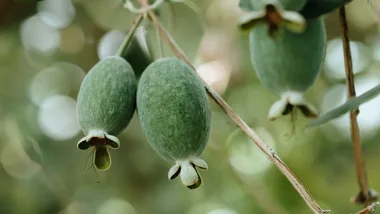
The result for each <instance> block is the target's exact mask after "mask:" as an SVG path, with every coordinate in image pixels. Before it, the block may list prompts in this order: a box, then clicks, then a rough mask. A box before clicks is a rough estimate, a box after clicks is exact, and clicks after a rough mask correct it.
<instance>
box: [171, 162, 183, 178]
mask: <svg viewBox="0 0 380 214" xmlns="http://www.w3.org/2000/svg"><path fill="white" fill-rule="evenodd" d="M180 171H181V166H180V165H179V164H178V163H176V164H175V165H174V166H172V167H171V168H170V170H169V173H168V178H169V180H173V179H174V178H176V177H178V175H179V172H180Z"/></svg>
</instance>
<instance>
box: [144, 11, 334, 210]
mask: <svg viewBox="0 0 380 214" xmlns="http://www.w3.org/2000/svg"><path fill="white" fill-rule="evenodd" d="M148 15H149V17H150V18H151V20H152V22H153V24H154V26H155V27H156V28H158V29H159V30H160V33H161V38H163V39H164V40H165V41H166V42H167V43H168V45H169V46H170V48H171V49H172V50H173V52H174V53H175V54H176V56H177V57H178V58H180V59H181V60H183V61H184V62H185V63H187V64H188V65H189V66H190V67H191V68H192V69H193V70H195V68H194V66H193V65H192V64H191V63H190V62H189V60H188V59H187V57H186V56H185V54H184V53H183V51H182V50H181V49H180V48H179V47H178V45H177V44H176V43H175V41H174V39H173V38H172V37H171V36H170V34H169V33H168V32H167V31H166V29H165V28H164V27H163V26H162V25H161V24H160V22H159V20H158V17H157V16H156V15H155V14H154V13H152V12H148ZM203 83H204V85H205V88H206V91H207V93H208V94H209V95H210V97H211V98H212V99H213V100H214V101H215V102H216V103H217V104H218V105H219V106H220V107H221V108H222V109H223V111H224V112H225V113H226V114H227V115H228V116H229V117H230V118H231V119H232V120H233V121H234V123H235V124H236V125H237V126H239V127H240V129H242V130H243V131H244V132H245V133H246V134H247V136H248V137H249V138H250V139H251V140H252V141H253V142H254V143H255V144H256V145H257V146H258V147H259V148H260V150H261V151H263V152H264V153H265V155H266V156H267V157H268V158H269V160H271V161H272V162H273V163H274V164H275V165H276V167H277V168H278V169H279V170H280V171H281V172H282V174H283V175H284V176H285V177H286V178H287V179H288V180H289V182H290V183H291V184H292V185H293V187H294V188H295V189H296V190H297V192H298V193H299V194H300V195H301V197H302V198H303V199H304V201H305V202H306V204H307V205H308V206H309V207H310V209H311V210H312V211H313V213H319V214H321V213H329V212H330V211H325V210H323V209H322V208H321V207H320V206H319V205H318V203H317V202H316V201H315V200H314V198H313V197H312V196H311V195H310V193H309V192H308V191H307V189H306V188H305V187H304V186H303V185H302V183H301V182H300V181H299V180H298V178H297V177H296V176H295V175H294V173H293V172H292V171H291V170H290V169H289V167H288V166H287V165H286V164H285V163H284V162H283V161H282V160H281V159H280V157H279V156H278V155H277V154H276V152H275V151H274V150H273V149H272V148H271V147H270V146H269V145H267V144H266V143H265V142H264V141H263V140H262V139H261V138H260V137H259V136H258V135H257V134H256V133H255V132H254V131H253V130H252V129H251V128H250V127H249V126H248V125H247V124H246V123H245V122H244V121H243V120H242V119H241V118H240V117H239V116H238V115H237V114H236V113H235V112H233V111H232V109H231V107H230V106H229V105H228V104H227V103H226V102H225V101H224V100H223V98H222V97H221V96H220V95H219V94H218V93H217V92H215V91H214V90H213V89H212V88H211V87H210V86H209V85H208V84H207V83H205V82H204V81H203Z"/></svg>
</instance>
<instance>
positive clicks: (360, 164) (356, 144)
mask: <svg viewBox="0 0 380 214" xmlns="http://www.w3.org/2000/svg"><path fill="white" fill-rule="evenodd" d="M339 18H340V29H341V34H342V41H343V51H344V63H345V68H346V69H345V70H346V83H347V92H348V93H347V95H348V99H349V98H351V97H355V96H356V92H355V83H354V74H353V71H352V58H351V49H350V39H349V36H348V25H347V18H346V10H345V8H344V6H343V7H341V8H340V9H339ZM358 113H359V112H358V111H357V110H356V111H351V112H350V123H351V139H352V146H353V149H354V158H355V167H356V174H357V179H358V182H359V187H360V191H361V194H359V195H362V196H363V198H364V200H363V201H360V200H358V202H360V203H363V204H364V205H366V206H367V205H369V203H370V197H369V194H368V184H367V174H366V170H365V163H364V157H363V150H362V146H361V138H360V130H359V125H358V121H357V116H358Z"/></svg>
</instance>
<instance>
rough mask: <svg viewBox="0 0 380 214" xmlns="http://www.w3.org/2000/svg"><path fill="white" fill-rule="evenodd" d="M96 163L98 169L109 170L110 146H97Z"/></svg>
mask: <svg viewBox="0 0 380 214" xmlns="http://www.w3.org/2000/svg"><path fill="white" fill-rule="evenodd" d="M94 165H95V167H96V169H98V170H107V169H108V168H110V166H111V157H110V153H109V152H108V147H107V146H105V145H100V146H98V147H97V148H96V151H95V158H94Z"/></svg>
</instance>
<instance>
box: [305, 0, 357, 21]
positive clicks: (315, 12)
mask: <svg viewBox="0 0 380 214" xmlns="http://www.w3.org/2000/svg"><path fill="white" fill-rule="evenodd" d="M351 1H352V0H307V3H306V4H305V6H304V7H303V8H302V10H301V11H300V14H301V15H303V16H304V17H305V18H306V19H313V18H317V17H319V16H322V15H324V14H327V13H329V12H332V11H333V10H336V9H338V8H339V7H341V6H344V5H345V4H348V3H349V2H351Z"/></svg>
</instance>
